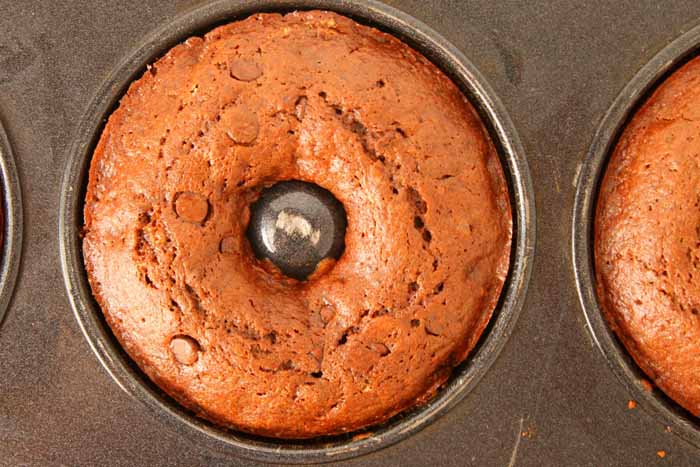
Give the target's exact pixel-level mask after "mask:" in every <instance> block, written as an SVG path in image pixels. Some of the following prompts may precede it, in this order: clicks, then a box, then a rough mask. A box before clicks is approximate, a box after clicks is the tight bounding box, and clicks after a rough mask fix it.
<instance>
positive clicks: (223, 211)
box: [83, 11, 512, 438]
mask: <svg viewBox="0 0 700 467" xmlns="http://www.w3.org/2000/svg"><path fill="white" fill-rule="evenodd" d="M281 181H299V182H306V183H311V184H314V185H317V186H319V187H321V188H323V189H325V190H328V191H329V192H330V193H332V195H333V196H334V197H335V198H337V200H338V201H339V202H340V203H341V204H342V206H343V207H344V210H345V215H346V218H347V227H346V231H345V237H344V251H343V252H342V254H341V255H340V256H339V258H338V259H337V261H330V262H326V263H325V266H324V267H323V268H322V270H319V271H316V273H314V274H312V275H311V277H309V278H308V279H306V280H297V279H293V278H290V277H287V276H285V275H284V274H281V273H280V271H279V270H277V269H276V268H275V267H274V266H273V265H271V264H270V262H269V261H267V260H265V259H260V258H258V257H257V256H256V255H255V254H254V253H253V251H252V247H251V245H250V241H249V240H248V236H247V235H246V231H247V229H248V227H249V226H248V224H249V220H250V217H251V214H250V210H251V208H250V206H251V205H252V204H253V203H255V202H256V200H258V198H259V197H260V196H261V193H262V192H264V191H265V190H266V189H269V188H270V187H272V186H274V185H275V184H277V183H278V182H281ZM84 214H85V226H84V241H83V252H84V261H85V267H86V270H87V274H88V278H89V281H90V284H91V287H92V291H93V294H94V297H95V298H96V300H97V302H98V304H99V305H100V307H101V309H102V311H103V313H104V316H105V318H106V320H107V323H108V324H109V326H110V327H111V329H112V331H113V333H114V335H115V336H116V338H117V339H118V340H119V342H120V343H121V345H122V346H123V348H124V349H125V350H126V352H127V353H128V354H129V356H130V357H131V358H132V359H133V361H134V362H135V363H136V364H137V365H138V366H139V367H140V368H141V370H143V372H144V373H145V374H146V375H148V377H149V378H151V380H152V381H154V382H155V383H156V384H157V385H158V386H159V387H161V388H162V389H163V390H164V391H165V392H167V393H168V394H169V395H170V396H172V397H173V398H174V399H176V400H177V401H179V402H180V403H181V404H182V405H184V406H186V407H187V408H189V409H191V410H192V411H193V412H195V413H196V414H197V415H199V416H201V417H204V418H206V419H208V420H211V421H213V422H215V423H217V424H221V425H223V426H226V427H231V428H234V429H237V430H242V431H245V432H250V433H255V434H259V435H264V436H271V437H280V438H309V437H315V436H320V435H331V434H339V433H343V432H348V431H352V430H357V429H360V428H362V427H366V426H368V425H371V424H375V423H379V422H382V421H384V420H387V419H388V418H390V417H391V416H393V415H395V414H397V413H398V412H400V411H402V410H404V409H406V408H409V407H412V406H414V405H416V404H420V403H423V402H425V401H427V400H429V399H430V398H431V397H432V396H433V395H434V394H435V392H436V390H437V389H438V388H439V387H440V386H441V385H442V384H443V383H445V381H446V380H447V378H448V377H449V375H450V373H451V371H452V369H453V367H454V366H455V365H457V364H459V363H460V362H462V361H463V360H464V359H465V358H466V356H467V355H468V353H469V352H470V350H471V349H472V348H473V347H474V345H475V344H476V342H477V341H478V339H479V337H480V336H481V334H482V332H483V330H484V327H485V326H486V324H487V323H488V321H489V318H490V317H491V315H492V312H493V311H494V308H495V306H496V304H497V302H498V299H499V295H500V292H501V289H502V286H503V283H504V280H505V278H506V275H507V272H508V267H509V255H510V248H511V230H512V225H511V224H512V219H511V210H510V202H509V195H508V190H507V186H506V182H505V179H504V175H503V170H502V167H501V164H500V161H499V157H498V155H497V152H496V150H495V147H494V145H493V143H492V141H491V140H490V138H489V135H488V132H487V131H486V130H485V128H484V125H483V124H482V122H481V121H480V119H479V117H478V115H477V113H476V112H475V110H474V109H473V107H472V106H471V105H470V104H469V102H468V101H467V99H466V98H465V97H464V95H463V94H462V93H461V92H460V90H459V89H458V88H457V86H455V85H454V84H453V83H452V82H451V81H450V80H449V79H448V78H447V77H446V76H445V75H444V74H443V73H442V72H441V71H440V70H438V69H437V68H436V67H435V66H434V65H433V64H432V63H431V62H429V61H428V60H427V59H426V58H424V57H423V56H421V55H420V54H419V53H417V52H416V51H414V50H412V49H411V48H410V47H408V46H407V45H405V44H403V43H402V42H400V41H399V40H397V39H396V38H394V37H392V36H390V35H388V34H385V33H382V32H379V31H377V30H375V29H372V28H369V27H366V26H362V25H360V24H357V23H355V22H354V21H352V20H350V19H348V18H345V17H342V16H339V15H337V14H334V13H330V12H322V11H311V12H303V13H290V14H287V15H279V14H259V15H255V16H251V17H249V18H247V19H245V20H243V21H239V22H234V23H231V24H228V25H225V26H221V27H218V28H216V29H214V30H213V31H211V32H209V33H208V34H206V35H204V37H201V38H200V37H193V38H190V39H188V40H187V41H185V42H184V43H183V44H181V45H178V46H176V47H174V48H173V49H172V50H170V51H169V52H168V53H167V54H166V55H165V56H164V57H163V58H161V59H160V60H158V61H157V62H156V63H154V64H153V65H152V66H149V67H148V69H147V70H146V71H145V73H144V74H143V76H142V77H141V78H139V79H138V80H136V81H135V82H134V83H133V84H132V85H131V86H130V88H129V90H128V92H127V93H126V95H125V96H124V97H123V98H122V100H121V102H120V105H119V107H118V108H117V109H116V110H115V111H114V113H112V115H111V116H110V117H109V120H108V122H107V124H106V126H105V128H104V130H103V132H102V135H101V138H100V140H99V143H98V145H97V147H96V149H95V151H94V154H93V157H92V161H91V166H90V175H89V183H88V187H87V193H86V197H85V212H84Z"/></svg>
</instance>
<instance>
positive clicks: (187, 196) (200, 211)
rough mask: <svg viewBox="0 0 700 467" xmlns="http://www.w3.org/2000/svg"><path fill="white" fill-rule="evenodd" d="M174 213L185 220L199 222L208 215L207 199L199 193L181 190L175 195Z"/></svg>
mask: <svg viewBox="0 0 700 467" xmlns="http://www.w3.org/2000/svg"><path fill="white" fill-rule="evenodd" d="M175 214H177V216H178V217H179V218H180V219H182V220H183V221H185V222H192V223H194V224H200V223H202V222H204V221H205V220H206V218H207V216H208V215H209V201H208V200H207V199H206V198H205V197H204V196H203V195H201V194H199V193H193V192H191V191H183V192H182V193H179V194H178V195H177V196H176V197H175Z"/></svg>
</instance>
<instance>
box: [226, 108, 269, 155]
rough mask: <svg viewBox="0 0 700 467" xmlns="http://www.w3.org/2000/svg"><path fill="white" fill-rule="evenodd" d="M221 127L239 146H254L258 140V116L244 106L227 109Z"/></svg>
mask: <svg viewBox="0 0 700 467" xmlns="http://www.w3.org/2000/svg"><path fill="white" fill-rule="evenodd" d="M220 125H222V128H223V129H224V131H225V132H226V135H227V136H228V137H229V138H231V140H232V141H233V142H234V143H237V144H246V145H248V144H252V143H254V142H255V140H256V139H257V138H258V132H259V131H260V123H259V122H258V116H257V114H256V113H255V112H254V111H252V110H250V109H248V108H247V107H246V106H243V105H236V106H232V107H229V108H227V109H226V110H224V112H222V114H221V120H220Z"/></svg>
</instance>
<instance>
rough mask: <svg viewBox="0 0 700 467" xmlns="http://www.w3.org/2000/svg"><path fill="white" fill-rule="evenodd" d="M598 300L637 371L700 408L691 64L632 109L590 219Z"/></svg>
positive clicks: (698, 92)
mask: <svg viewBox="0 0 700 467" xmlns="http://www.w3.org/2000/svg"><path fill="white" fill-rule="evenodd" d="M595 266H596V275H597V288H598V298H599V301H600V304H601V307H602V310H603V312H604V315H605V316H606V318H607V319H608V321H609V323H610V324H611V326H612V329H613V330H614V331H615V332H616V333H617V335H618V336H619V337H620V339H621V340H622V342H623V343H624V345H625V346H626V348H627V350H628V351H629V352H630V354H631V355H632V357H633V358H634V359H635V361H636V362H637V363H638V364H639V366H640V367H641V368H642V370H644V372H646V373H647V375H648V376H649V377H650V378H651V379H652V380H653V381H654V382H655V383H656V385H658V386H659V387H660V388H661V389H662V390H663V391H665V392H666V393H667V394H668V395H669V396H670V397H671V398H673V399H675V400H676V401H677V402H678V403H679V404H680V405H682V406H683V407H685V408H686V409H688V410H689V411H690V412H692V413H693V414H694V415H696V416H697V415H698V414H700V60H699V59H697V58H694V59H692V60H691V61H690V62H689V63H687V64H686V65H684V66H683V67H681V68H680V69H679V70H677V71H676V72H674V73H673V74H672V75H671V76H670V77H669V78H668V79H666V80H665V81H664V82H663V83H662V84H661V85H660V86H659V87H658V88H657V90H656V91H655V92H654V93H653V95H652V96H651V97H650V98H649V99H648V101H647V102H646V103H645V104H644V105H643V106H642V107H641V108H640V110H639V111H638V112H637V113H636V114H635V115H634V117H633V118H632V119H631V121H630V122H629V124H628V125H627V127H626V128H625V130H624V132H623V134H622V136H621V137H620V139H619V142H618V143H617V147H616V148H615V150H614V152H613V154H612V156H611V159H610V163H609V165H608V168H607V171H606V174H605V176H604V179H603V182H602V185H601V189H600V194H599V200H598V207H597V214H596V221H595Z"/></svg>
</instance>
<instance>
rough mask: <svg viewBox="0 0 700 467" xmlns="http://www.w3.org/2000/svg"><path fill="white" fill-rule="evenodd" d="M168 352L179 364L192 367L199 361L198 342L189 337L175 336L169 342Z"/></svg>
mask: <svg viewBox="0 0 700 467" xmlns="http://www.w3.org/2000/svg"><path fill="white" fill-rule="evenodd" d="M170 351H171V352H172V353H173V356H174V357H175V360H177V361H178V362H179V363H182V364H183V365H192V364H193V363H195V362H196V361H197V359H199V351H200V347H199V342H197V341H196V340H195V339H193V338H192V337H190V336H175V337H173V338H172V339H171V340H170Z"/></svg>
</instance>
